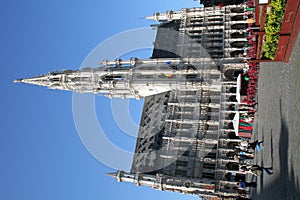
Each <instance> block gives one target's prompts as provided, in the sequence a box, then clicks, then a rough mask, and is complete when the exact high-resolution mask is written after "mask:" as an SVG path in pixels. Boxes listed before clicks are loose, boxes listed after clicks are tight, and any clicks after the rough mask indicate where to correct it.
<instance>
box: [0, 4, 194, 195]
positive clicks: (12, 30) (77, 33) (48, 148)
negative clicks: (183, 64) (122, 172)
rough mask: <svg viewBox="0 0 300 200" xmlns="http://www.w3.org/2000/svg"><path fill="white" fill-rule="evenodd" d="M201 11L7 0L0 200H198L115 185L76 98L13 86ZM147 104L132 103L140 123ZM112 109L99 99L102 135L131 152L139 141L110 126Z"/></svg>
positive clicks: (3, 10) (2, 20)
mask: <svg viewBox="0 0 300 200" xmlns="http://www.w3.org/2000/svg"><path fill="white" fill-rule="evenodd" d="M197 5H198V3H196V2H193V1H192V0H172V1H170V0H151V1H149V0H123V1H121V0H115V1H101V0H88V1H83V0H82V1H79V0H75V1H74V0H72V1H71V0H51V1H38V0H26V1H21V0H2V1H1V7H0V16H1V17H0V24H1V32H0V34H1V38H0V44H1V47H0V58H1V64H2V67H1V74H2V77H1V79H0V92H1V104H0V106H1V112H0V133H1V140H0V155H1V162H0V163H1V165H0V169H1V170H0V177H1V178H0V199H3V200H4V199H5V200H19V199H22V200H41V199H43V200H53V199H55V200H66V199H72V200H79V199H80V200H81V199H84V200H100V199H108V200H110V199H122V200H129V199H130V200H135V199H143V200H147V199H149V200H150V199H151V200H153V199H172V200H176V199H180V200H184V199H198V198H197V197H193V196H188V195H180V194H175V193H171V192H160V191H156V190H153V189H151V188H147V187H137V186H134V185H132V184H128V183H117V182H116V181H115V180H114V179H112V178H110V177H107V176H105V175H104V173H106V172H112V171H115V169H111V168H109V167H107V166H105V165H103V164H102V163H101V162H99V161H98V160H97V159H95V158H94V157H93V156H92V155H91V154H90V153H89V152H88V151H87V150H86V148H85V147H84V145H83V144H82V143H81V141H80V138H79V136H78V133H77V131H76V128H75V124H74V120H73V114H72V93H71V92H63V91H53V90H48V89H45V88H42V87H35V86H30V85H25V84H13V82H12V81H13V80H14V79H16V78H23V77H30V76H34V75H39V74H44V73H47V72H48V71H55V70H61V69H78V68H79V67H80V65H81V63H82V62H83V60H84V59H85V57H86V56H87V55H88V54H89V52H90V51H91V50H92V49H93V48H94V47H95V46H97V45H98V44H99V43H100V42H101V41H103V40H105V39H107V38H108V37H110V36H112V35H114V34H117V33H119V32H122V31H126V30H129V29H132V28H140V27H148V26H149V25H150V24H152V23H154V22H151V21H146V20H141V19H138V18H141V17H144V16H147V15H152V14H153V13H154V12H156V11H166V10H168V9H173V10H176V9H179V8H182V7H192V6H197ZM116 48H118V47H116ZM149 56H150V55H149ZM99 61H100V60H99ZM141 103H142V101H141V102H134V101H132V102H131V104H130V105H131V112H132V113H131V115H132V117H133V119H134V120H135V121H136V123H138V120H139V117H140V112H141ZM109 106H110V101H109V100H107V99H103V98H101V97H96V112H97V116H98V120H99V121H101V120H106V121H107V122H106V126H105V127H104V129H106V132H110V133H111V135H110V136H109V138H110V139H111V140H112V141H113V142H114V143H116V145H118V146H120V148H124V149H126V150H128V151H133V149H134V146H135V138H134V137H130V136H128V135H126V134H123V133H122V132H120V130H119V129H118V127H117V126H116V124H115V123H114V122H113V120H110V119H112V117H111V112H110V109H109ZM106 153H107V154H109V152H106ZM129 168H130V166H128V169H129Z"/></svg>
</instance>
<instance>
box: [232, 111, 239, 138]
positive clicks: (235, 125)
mask: <svg viewBox="0 0 300 200" xmlns="http://www.w3.org/2000/svg"><path fill="white" fill-rule="evenodd" d="M232 123H233V128H234V132H235V135H236V136H239V123H240V113H239V112H238V111H236V112H235V116H234V118H233V120H232Z"/></svg>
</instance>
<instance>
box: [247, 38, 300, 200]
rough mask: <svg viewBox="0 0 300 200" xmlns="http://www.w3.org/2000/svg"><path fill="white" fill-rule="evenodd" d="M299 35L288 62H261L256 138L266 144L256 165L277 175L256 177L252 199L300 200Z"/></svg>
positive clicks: (256, 160)
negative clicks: (270, 169)
mask: <svg viewBox="0 0 300 200" xmlns="http://www.w3.org/2000/svg"><path fill="white" fill-rule="evenodd" d="M299 51H300V36H299V34H298V38H297V40H296V43H295V46H294V49H293V53H292V55H291V58H290V60H289V62H288V63H261V65H260V66H261V67H260V75H259V86H258V87H259V90H258V112H257V114H256V115H257V116H256V123H255V129H254V131H255V132H254V137H255V138H254V139H261V140H263V141H264V149H263V151H261V152H258V153H257V156H256V158H255V163H257V164H259V165H261V166H264V167H273V170H274V174H273V175H268V174H266V173H264V174H263V175H261V176H259V177H257V182H258V186H257V189H256V191H255V190H253V196H252V198H253V199H264V200H268V199H272V200H277V199H287V200H293V199H300V192H299V191H300V186H299V175H300V167H299V166H300V148H299V144H300V137H299V129H300V125H299V122H298V120H299V116H300V79H299V77H300V53H299Z"/></svg>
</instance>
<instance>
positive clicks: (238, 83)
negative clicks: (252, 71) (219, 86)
mask: <svg viewBox="0 0 300 200" xmlns="http://www.w3.org/2000/svg"><path fill="white" fill-rule="evenodd" d="M235 98H236V100H237V102H238V103H241V74H239V76H238V77H237V80H236V97H235Z"/></svg>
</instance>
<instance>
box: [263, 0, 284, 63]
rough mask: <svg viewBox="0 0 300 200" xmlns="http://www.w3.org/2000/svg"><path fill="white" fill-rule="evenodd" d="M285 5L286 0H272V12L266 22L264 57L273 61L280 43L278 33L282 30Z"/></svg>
mask: <svg viewBox="0 0 300 200" xmlns="http://www.w3.org/2000/svg"><path fill="white" fill-rule="evenodd" d="M285 5H286V0H271V2H270V4H269V6H270V7H271V11H270V14H268V17H267V21H266V28H265V30H266V39H265V42H264V46H263V54H264V55H263V56H264V57H266V58H269V59H271V60H274V58H275V54H276V50H277V46H278V41H279V35H278V34H277V33H278V32H279V31H280V28H281V22H282V19H283V16H284V10H285Z"/></svg>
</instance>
